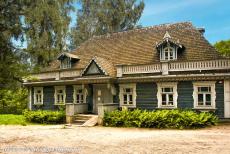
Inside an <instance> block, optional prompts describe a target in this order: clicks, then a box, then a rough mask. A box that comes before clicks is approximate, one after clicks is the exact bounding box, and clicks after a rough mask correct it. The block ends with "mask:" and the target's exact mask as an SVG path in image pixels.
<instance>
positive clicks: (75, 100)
mask: <svg viewBox="0 0 230 154" xmlns="http://www.w3.org/2000/svg"><path fill="white" fill-rule="evenodd" d="M79 89H82V91H83V103H86V97H87V95H88V91H87V89H86V88H85V86H84V85H73V103H74V104H82V103H77V98H76V94H77V90H79Z"/></svg>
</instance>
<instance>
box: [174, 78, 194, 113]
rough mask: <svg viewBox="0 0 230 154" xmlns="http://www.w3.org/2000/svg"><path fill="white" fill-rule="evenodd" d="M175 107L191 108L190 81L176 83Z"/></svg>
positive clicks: (191, 89)
mask: <svg viewBox="0 0 230 154" xmlns="http://www.w3.org/2000/svg"><path fill="white" fill-rule="evenodd" d="M177 93H178V98H177V107H178V108H181V109H186V108H190V109H191V108H193V96H192V95H193V84H192V81H184V82H178V84H177Z"/></svg>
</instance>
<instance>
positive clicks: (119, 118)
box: [103, 109, 218, 129]
mask: <svg viewBox="0 0 230 154" xmlns="http://www.w3.org/2000/svg"><path fill="white" fill-rule="evenodd" d="M217 122H218V118H217V117H216V116H215V115H213V114H212V113H207V112H201V113H196V112H193V111H190V110H156V111H146V110H139V109H136V110H133V111H129V110H122V111H118V110H116V111H113V112H109V113H105V115H104V119H103V125H104V126H112V127H144V128H177V129H184V128H201V127H205V126H209V125H215V124H216V123H217Z"/></svg>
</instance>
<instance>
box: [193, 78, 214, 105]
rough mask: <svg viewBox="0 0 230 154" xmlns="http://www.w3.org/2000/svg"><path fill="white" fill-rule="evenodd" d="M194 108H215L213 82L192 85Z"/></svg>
mask: <svg viewBox="0 0 230 154" xmlns="http://www.w3.org/2000/svg"><path fill="white" fill-rule="evenodd" d="M193 89H194V91H193V99H194V108H215V82H194V83H193Z"/></svg>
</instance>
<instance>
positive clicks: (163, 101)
mask: <svg viewBox="0 0 230 154" xmlns="http://www.w3.org/2000/svg"><path fill="white" fill-rule="evenodd" d="M157 86H158V92H157V99H158V107H159V108H176V107H177V96H178V94H177V83H174V82H162V83H158V84H157Z"/></svg>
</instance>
